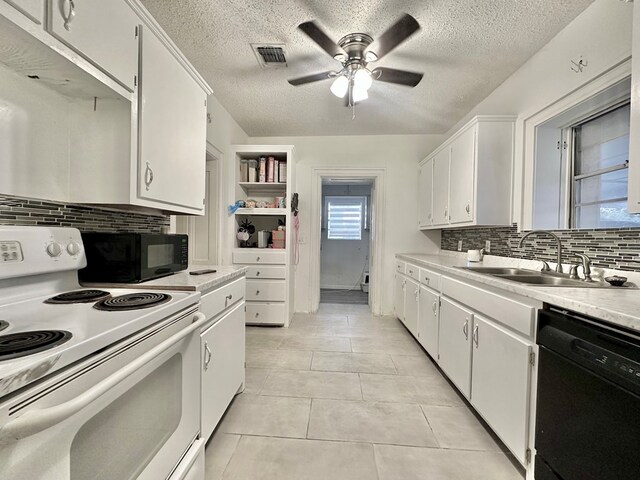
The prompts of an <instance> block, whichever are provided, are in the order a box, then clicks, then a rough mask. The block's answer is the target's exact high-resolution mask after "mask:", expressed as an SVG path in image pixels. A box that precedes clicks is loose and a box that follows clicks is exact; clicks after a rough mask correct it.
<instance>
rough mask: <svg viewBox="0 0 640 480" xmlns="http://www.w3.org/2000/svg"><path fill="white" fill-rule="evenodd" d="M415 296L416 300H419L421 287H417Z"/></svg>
mask: <svg viewBox="0 0 640 480" xmlns="http://www.w3.org/2000/svg"><path fill="white" fill-rule="evenodd" d="M413 296H414V297H416V302H417V301H418V297H419V296H420V289H419V288H416V290H415V292H413Z"/></svg>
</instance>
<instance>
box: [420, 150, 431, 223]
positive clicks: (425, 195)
mask: <svg viewBox="0 0 640 480" xmlns="http://www.w3.org/2000/svg"><path fill="white" fill-rule="evenodd" d="M418 199H419V200H418V225H419V226H420V227H429V226H431V225H432V224H433V218H432V217H433V159H429V160H427V161H426V162H425V163H424V165H422V166H421V167H420V172H419V179H418Z"/></svg>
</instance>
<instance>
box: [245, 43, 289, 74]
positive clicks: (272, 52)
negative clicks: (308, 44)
mask: <svg viewBox="0 0 640 480" xmlns="http://www.w3.org/2000/svg"><path fill="white" fill-rule="evenodd" d="M251 48H253V51H254V53H255V54H256V58H257V59H258V63H259V64H260V66H261V67H262V68H267V67H269V68H271V67H286V66H287V57H286V56H285V51H284V45H278V44H275V45H274V44H266V43H260V44H256V43H254V44H252V45H251Z"/></svg>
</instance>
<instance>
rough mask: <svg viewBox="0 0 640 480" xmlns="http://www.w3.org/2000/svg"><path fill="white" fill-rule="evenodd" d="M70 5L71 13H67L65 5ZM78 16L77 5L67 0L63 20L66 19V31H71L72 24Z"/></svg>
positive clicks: (63, 7)
mask: <svg viewBox="0 0 640 480" xmlns="http://www.w3.org/2000/svg"><path fill="white" fill-rule="evenodd" d="M67 4H69V13H65V10H66V8H65V5H67ZM75 16H76V4H75V3H74V2H73V0H65V2H64V4H63V6H62V18H63V19H64V29H65V30H66V31H70V30H71V22H72V21H73V17H75Z"/></svg>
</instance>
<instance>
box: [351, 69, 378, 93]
mask: <svg viewBox="0 0 640 480" xmlns="http://www.w3.org/2000/svg"><path fill="white" fill-rule="evenodd" d="M353 84H354V87H355V88H357V89H362V90H364V91H365V92H366V91H367V90H369V89H370V88H371V85H372V84H373V79H372V78H371V72H369V70H367V69H366V68H360V69H358V70H357V71H356V73H355V75H354V76H353Z"/></svg>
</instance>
